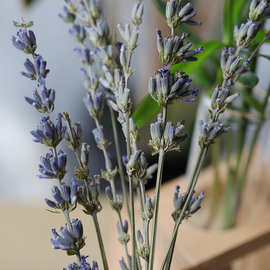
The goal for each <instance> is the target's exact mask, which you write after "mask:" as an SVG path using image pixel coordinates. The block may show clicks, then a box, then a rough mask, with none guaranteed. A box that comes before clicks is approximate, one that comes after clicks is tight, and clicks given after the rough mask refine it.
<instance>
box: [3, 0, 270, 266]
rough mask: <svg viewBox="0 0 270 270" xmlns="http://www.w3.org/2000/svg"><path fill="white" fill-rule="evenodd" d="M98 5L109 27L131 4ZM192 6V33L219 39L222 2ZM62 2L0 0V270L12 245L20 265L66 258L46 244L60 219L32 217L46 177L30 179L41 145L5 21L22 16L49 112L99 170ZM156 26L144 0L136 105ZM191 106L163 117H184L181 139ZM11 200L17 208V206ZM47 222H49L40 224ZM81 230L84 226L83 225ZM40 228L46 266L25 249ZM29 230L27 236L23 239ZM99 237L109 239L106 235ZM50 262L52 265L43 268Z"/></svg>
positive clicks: (178, 158)
mask: <svg viewBox="0 0 270 270" xmlns="http://www.w3.org/2000/svg"><path fill="white" fill-rule="evenodd" d="M102 2H103V4H104V9H105V16H107V18H108V20H109V22H110V24H111V29H115V27H116V25H117V24H118V23H120V22H127V21H128V20H129V19H130V12H131V7H132V4H133V2H134V1H132V0H103V1H102ZM193 3H194V5H195V6H197V7H196V9H197V10H199V11H200V12H199V15H198V19H197V20H199V21H202V22H203V25H202V26H201V27H199V28H197V29H195V31H198V35H199V36H200V38H201V39H202V40H208V39H213V38H215V39H218V38H220V35H221V30H222V24H221V19H220V18H221V16H222V13H223V9H222V8H223V5H224V1H223V0H216V1H213V0H198V1H193ZM62 6H63V3H62V1H55V0H32V1H30V0H28V1H27V0H24V1H22V0H12V1H8V0H3V1H1V15H0V33H1V36H0V40H1V50H0V59H1V61H0V91H1V99H0V115H1V116H2V117H1V133H0V149H1V151H0V170H1V181H0V209H1V212H0V213H1V214H2V216H1V217H2V218H3V220H1V223H2V224H1V225H0V233H1V234H0V235H1V236H5V237H6V238H5V239H6V243H7V248H4V247H3V245H2V247H1V248H0V262H3V263H4V265H5V267H4V268H3V269H6V270H9V269H16V268H15V265H16V262H15V261H16V258H14V256H15V257H16V254H13V253H14V252H13V250H11V248H14V250H15V252H16V251H17V252H19V251H20V250H22V249H24V247H25V248H27V249H28V251H29V253H30V254H28V253H27V255H25V256H21V257H20V260H21V261H20V269H44V270H45V269H56V268H55V267H54V265H56V263H57V265H58V269H60V267H61V266H62V265H63V264H62V263H63V262H65V263H66V262H68V261H69V260H70V259H66V256H65V255H63V256H62V254H61V255H60V257H59V256H58V255H59V254H60V252H59V254H57V255H56V254H55V252H54V251H51V250H50V246H49V241H48V239H49V227H48V223H49V224H51V225H54V226H55V224H59V225H60V224H61V222H62V218H61V217H56V219H55V220H56V221H55V220H53V218H52V217H51V214H50V213H47V212H45V211H44V212H45V213H44V216H43V217H42V218H40V219H39V218H38V220H33V221H32V219H33V213H36V214H37V216H38V217H41V215H40V214H38V213H39V211H40V209H39V208H37V209H36V208H35V207H39V206H42V207H44V203H43V201H44V200H43V198H44V197H45V196H48V194H49V191H50V188H51V183H50V182H48V181H46V180H39V179H38V178H37V177H36V175H37V174H38V170H37V167H38V163H39V158H40V155H41V154H43V153H44V152H45V150H46V149H45V148H43V147H42V146H40V145H39V144H35V143H33V142H32V138H31V135H30V133H29V131H30V130H32V129H35V127H36V126H37V124H38V123H39V117H40V116H39V114H37V113H35V112H34V111H33V109H32V108H31V107H30V106H29V105H28V104H26V103H25V102H24V96H29V95H31V92H32V91H33V84H32V82H31V81H30V80H26V79H25V78H24V77H22V76H20V71H22V70H23V69H24V67H23V63H24V59H25V56H24V55H23V54H22V53H20V52H19V51H18V50H16V49H15V48H14V47H13V46H12V43H11V36H12V35H13V34H15V31H16V29H15V28H14V26H13V24H12V21H13V20H18V19H19V18H21V17H23V18H25V19H26V20H33V21H34V27H33V29H34V31H35V33H36V37H37V41H38V50H39V51H40V53H41V54H42V55H43V56H44V58H45V59H46V60H47V63H48V68H49V69H50V74H49V76H48V86H49V87H51V88H54V89H55V90H56V92H57V96H56V111H57V112H62V111H68V112H69V113H70V115H71V118H72V120H73V121H80V122H81V124H82V128H83V132H84V140H85V141H87V142H88V143H89V144H90V145H91V162H90V163H91V167H90V169H91V172H92V173H93V174H95V173H98V172H99V168H100V167H102V166H103V157H102V153H101V152H100V151H99V150H97V149H96V146H95V144H94V142H93V138H92V133H91V130H92V128H93V124H92V121H91V120H90V118H89V115H88V112H87V111H86V109H85V107H84V105H83V103H82V98H83V96H84V94H85V89H84V88H83V80H82V78H83V76H82V73H81V71H80V62H79V60H78V58H77V56H76V54H75V52H74V51H73V49H74V47H75V46H76V45H75V43H74V41H73V38H72V37H71V36H70V35H69V34H68V27H67V25H65V24H64V23H63V22H62V21H61V19H60V18H59V17H58V14H59V13H60V11H61V10H62ZM209 7H211V16H209ZM157 28H159V29H161V30H164V32H167V31H168V29H167V27H166V24H165V21H164V18H163V17H162V15H161V14H160V13H159V11H158V10H157V8H156V7H155V6H154V4H153V3H152V1H150V0H149V1H145V15H144V22H143V26H142V34H141V36H140V42H139V43H140V44H141V46H139V48H138V49H137V50H136V55H135V57H134V68H135V70H136V73H135V75H134V76H133V78H132V80H131V83H130V88H131V90H132V92H133V99H134V102H135V104H136V105H137V104H139V102H140V101H141V100H142V98H143V97H144V96H145V94H146V92H147V81H148V78H149V76H150V75H152V74H153V73H154V72H155V70H157V69H158V68H159V67H160V64H159V60H158V54H157V51H156V37H155V30H156V29H157ZM268 49H269V48H268V47H267V46H265V47H264V48H263V50H264V52H266V53H267V52H268V51H269V50H268ZM145 59H146V60H145ZM269 68H270V65H269V62H266V60H264V59H261V60H260V62H259V65H258V73H259V76H260V86H261V87H264V88H265V87H266V86H267V85H268V83H269V79H270V78H269V75H268V70H269ZM195 86H198V87H199V85H196V81H195ZM207 90H209V89H207ZM196 106H197V104H183V103H181V104H180V103H175V104H173V105H172V106H171V107H170V110H169V119H172V120H173V121H179V120H182V119H185V120H186V127H187V131H188V134H189V138H191V136H192V130H193V124H194V121H195V113H196ZM105 122H107V123H109V122H110V118H109V116H108V115H106V114H105V116H104V123H105ZM104 125H106V124H104ZM148 127H149V126H148V125H146V126H145V127H143V128H142V129H141V130H140V132H141V140H140V144H141V146H142V147H143V148H144V149H145V151H146V152H147V153H148V158H149V162H150V163H151V162H155V159H153V158H152V157H151V155H150V151H149V147H148V146H147V144H148V139H149V128H148ZM107 134H110V127H108V128H107V132H106V135H107ZM110 136H111V135H110ZM264 142H265V140H264ZM189 143H190V142H187V143H186V145H185V147H184V149H183V151H182V152H181V153H180V154H174V153H173V154H169V155H168V156H167V157H166V161H165V171H164V177H163V178H164V180H166V181H167V180H169V179H171V178H175V177H176V176H179V175H182V174H183V173H184V172H185V169H186V164H187V160H188V153H189ZM67 151H68V150H67ZM113 155H114V153H113ZM114 161H115V158H114ZM74 164H75V163H74V161H73V160H72V159H70V160H69V166H74ZM150 186H151V184H150V185H149V187H150ZM18 205H20V207H21V208H18V207H17V206H18ZM24 205H26V206H27V207H31V209H32V210H31V211H32V212H31V213H32V214H31V215H30V211H28V210H27V208H24ZM18 209H19V210H18ZM29 209H30V208H29ZM107 212H108V213H107ZM106 214H108V215H111V214H109V210H108V209H107V206H105V216H106ZM49 219H50V221H48V220H49ZM52 220H53V221H52ZM31 223H36V226H32V225H27V224H31ZM21 224H24V228H25V227H26V225H27V230H26V231H25V230H23V229H22V226H20V225H21ZM28 226H31V227H28ZM57 226H58V225H57ZM33 227H34V228H33ZM20 228H21V231H20ZM12 230H14V231H16V230H18V231H19V232H21V235H20V238H17V237H16V239H15V240H14V237H12V236H10V235H12V234H13V232H12ZM89 230H92V229H90V226H89ZM46 231H48V232H47V236H46V237H47V238H45V237H44V236H42V237H41V238H40V245H39V246H40V248H39V247H38V248H37V249H38V250H37V252H38V253H39V254H45V253H46V254H47V255H48V254H49V255H50V256H51V259H52V261H51V262H46V263H48V264H42V263H45V261H42V258H40V255H37V254H32V255H31V253H32V252H33V251H30V250H29V249H35V248H36V247H33V246H30V244H31V243H32V241H33V238H35V241H36V240H37V239H38V238H39V235H40V234H41V233H42V234H43V235H44V234H46ZM31 234H33V235H32V236H31ZM16 235H17V234H16ZM107 237H108V238H109V235H108V236H107ZM89 238H90V236H89ZM31 239H32V240H31ZM46 239H47V240H46ZM33 243H36V242H33ZM90 249H91V251H92V252H93V257H94V255H97V254H98V252H97V250H96V248H95V244H93V247H90ZM48 250H49V251H48ZM57 253H58V252H57ZM47 255H46V256H47ZM61 256H62V257H61ZM46 258H47V257H46ZM59 258H60V259H59ZM61 260H62V261H61ZM31 264H32V265H31ZM1 265H2V263H1ZM50 265H51V267H52V268H50V267H49V266H50ZM21 266H22V267H21ZM33 266H35V267H33Z"/></svg>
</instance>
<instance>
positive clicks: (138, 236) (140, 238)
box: [137, 230, 143, 246]
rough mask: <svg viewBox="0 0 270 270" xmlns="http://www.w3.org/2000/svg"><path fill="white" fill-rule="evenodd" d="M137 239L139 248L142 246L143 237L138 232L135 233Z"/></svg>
mask: <svg viewBox="0 0 270 270" xmlns="http://www.w3.org/2000/svg"><path fill="white" fill-rule="evenodd" d="M137 239H138V242H139V245H140V246H143V236H142V233H141V231H140V230H138V231H137Z"/></svg>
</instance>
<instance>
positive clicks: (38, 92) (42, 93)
mask: <svg viewBox="0 0 270 270" xmlns="http://www.w3.org/2000/svg"><path fill="white" fill-rule="evenodd" d="M14 25H15V26H16V27H18V28H19V30H18V31H17V34H16V36H13V37H12V43H13V45H14V46H15V47H16V48H17V49H19V50H21V51H23V52H24V53H26V54H29V55H31V56H32V60H30V59H28V58H27V59H26V61H25V63H24V66H25V69H26V71H24V72H22V75H23V76H24V77H26V78H29V79H31V80H33V81H35V82H36V89H35V90H34V92H33V98H30V97H25V100H26V102H27V103H28V104H30V105H31V106H33V107H34V108H35V109H36V110H37V111H38V112H39V113H41V114H42V117H41V122H40V125H39V126H38V128H37V129H36V130H33V131H31V134H32V136H33V137H34V142H36V143H41V144H43V145H45V146H46V147H48V148H49V152H48V153H47V154H46V155H45V156H42V157H41V159H40V164H39V172H40V175H39V177H40V178H42V179H56V180H58V184H59V185H58V186H54V187H53V188H52V197H53V200H51V199H45V202H46V204H47V205H48V206H49V208H51V209H52V210H49V211H51V212H54V213H59V212H60V213H63V215H64V217H65V220H66V224H65V226H64V227H61V228H60V232H61V234H58V233H57V231H56V230H55V229H54V228H53V229H52V235H53V238H52V239H51V243H52V245H53V247H54V249H61V250H64V251H66V252H67V254H68V255H75V256H76V257H77V260H78V263H79V264H77V263H74V264H73V265H69V266H68V269H84V270H86V269H91V268H90V266H89V264H88V263H87V262H86V257H85V256H81V254H80V250H81V248H82V247H83V246H84V245H85V237H84V236H83V225H82V223H81V221H80V220H79V219H72V220H71V219H70V212H71V211H73V210H75V208H76V206H77V202H78V200H79V198H80V197H78V191H77V189H78V186H77V183H75V182H72V186H68V185H67V184H65V183H64V181H63V180H64V177H65V175H66V164H67V155H66V153H64V151H63V150H62V149H61V148H60V144H61V142H62V141H63V139H64V137H65V136H66V129H67V128H66V126H64V125H63V115H62V114H60V113H59V114H58V115H57V118H56V122H54V121H53V120H52V119H51V117H50V115H49V114H50V113H52V112H53V111H54V101H55V90H54V89H48V88H47V86H46V78H47V75H48V73H49V69H47V68H46V66H47V63H46V61H45V60H44V59H43V57H42V56H41V55H39V54H37V53H36V51H37V42H36V36H35V34H34V32H33V31H32V30H30V29H29V28H30V27H31V26H32V25H33V23H32V22H30V23H27V22H24V21H22V22H21V23H19V22H14ZM77 127H78V126H77ZM76 131H77V132H76V133H75V129H73V132H74V133H75V136H74V137H75V138H77V141H80V138H81V134H79V133H80V132H78V131H79V128H78V129H77V130H76ZM92 269H97V264H96V263H93V267H92Z"/></svg>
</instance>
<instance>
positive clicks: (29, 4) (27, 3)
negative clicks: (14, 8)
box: [23, 0, 37, 7]
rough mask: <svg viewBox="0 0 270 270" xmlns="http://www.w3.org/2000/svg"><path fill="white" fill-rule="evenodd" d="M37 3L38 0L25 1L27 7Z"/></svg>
mask: <svg viewBox="0 0 270 270" xmlns="http://www.w3.org/2000/svg"><path fill="white" fill-rule="evenodd" d="M35 2H37V0H23V4H24V5H25V6H27V7H29V6H31V5H32V4H34V3H35Z"/></svg>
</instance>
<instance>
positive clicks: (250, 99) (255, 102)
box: [242, 95, 264, 115]
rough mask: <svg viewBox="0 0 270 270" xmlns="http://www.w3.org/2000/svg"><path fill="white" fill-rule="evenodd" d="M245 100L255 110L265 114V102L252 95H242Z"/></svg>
mask: <svg viewBox="0 0 270 270" xmlns="http://www.w3.org/2000/svg"><path fill="white" fill-rule="evenodd" d="M242 98H243V100H244V101H245V102H246V103H247V104H248V105H249V106H250V107H251V108H253V109H254V110H256V111H257V112H258V113H260V114H261V115H263V114H264V106H263V104H262V103H261V102H260V101H259V100H257V99H256V98H255V97H253V96H250V95H242Z"/></svg>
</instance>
